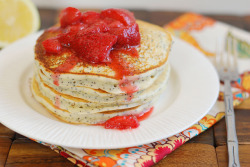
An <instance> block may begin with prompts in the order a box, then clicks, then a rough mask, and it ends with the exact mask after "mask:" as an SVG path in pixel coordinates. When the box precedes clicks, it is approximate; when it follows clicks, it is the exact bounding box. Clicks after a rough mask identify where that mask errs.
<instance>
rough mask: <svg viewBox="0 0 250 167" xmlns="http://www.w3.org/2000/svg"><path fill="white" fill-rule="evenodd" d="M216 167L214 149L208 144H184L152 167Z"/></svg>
mask: <svg viewBox="0 0 250 167" xmlns="http://www.w3.org/2000/svg"><path fill="white" fill-rule="evenodd" d="M181 166H183V167H198V166H200V167H201V166H202V167H208V166H211V167H216V166H218V165H217V159H216V152H215V148H214V147H213V146H211V145H209V144H201V143H186V144H184V145H182V146H180V147H179V148H178V149H177V150H175V151H174V152H173V153H171V154H170V155H168V156H167V157H166V158H164V159H163V160H161V161H160V162H159V163H158V164H156V165H154V167H181Z"/></svg>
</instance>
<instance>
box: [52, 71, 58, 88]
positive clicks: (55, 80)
mask: <svg viewBox="0 0 250 167" xmlns="http://www.w3.org/2000/svg"><path fill="white" fill-rule="evenodd" d="M59 76H60V74H58V73H54V74H52V75H51V78H52V80H53V83H54V85H56V86H59Z"/></svg>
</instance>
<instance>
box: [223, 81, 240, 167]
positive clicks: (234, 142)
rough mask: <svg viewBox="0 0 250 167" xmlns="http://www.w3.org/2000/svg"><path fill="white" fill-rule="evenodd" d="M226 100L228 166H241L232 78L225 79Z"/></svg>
mask: <svg viewBox="0 0 250 167" xmlns="http://www.w3.org/2000/svg"><path fill="white" fill-rule="evenodd" d="M224 84H225V87H224V88H225V91H224V102H225V107H226V111H225V114H226V116H225V117H226V126H227V149H228V159H229V162H228V166H229V167H240V162H239V151H238V139H237V134H236V128H235V116H234V106H233V94H232V90H231V84H230V80H224Z"/></svg>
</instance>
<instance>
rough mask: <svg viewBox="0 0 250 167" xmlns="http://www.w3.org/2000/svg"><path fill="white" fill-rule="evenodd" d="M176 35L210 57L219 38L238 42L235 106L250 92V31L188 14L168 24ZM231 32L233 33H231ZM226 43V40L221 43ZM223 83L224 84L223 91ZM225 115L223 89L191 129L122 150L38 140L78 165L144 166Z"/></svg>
mask: <svg viewBox="0 0 250 167" xmlns="http://www.w3.org/2000/svg"><path fill="white" fill-rule="evenodd" d="M164 28H166V29H167V30H168V31H170V32H171V33H172V34H173V35H174V36H176V37H179V38H181V39H182V40H184V41H186V42H188V43H189V44H191V45H193V46H194V47H196V48H197V49H198V50H200V51H201V52H203V53H204V54H205V55H206V56H208V57H210V58H211V59H212V58H213V57H214V56H215V50H216V45H218V40H219V39H222V40H221V41H225V39H226V38H227V37H231V38H234V39H235V40H236V41H237V43H236V44H237V47H236V48H237V53H236V54H238V57H239V62H238V63H239V71H240V73H241V75H240V77H239V79H238V80H237V81H236V82H234V83H232V86H233V97H234V106H236V105H238V104H240V103H241V102H242V101H243V100H244V99H246V98H248V97H249V94H250V34H249V33H248V32H245V31H243V30H240V29H237V28H234V27H231V26H229V25H226V24H224V23H221V22H218V21H215V20H213V19H210V18H207V17H204V16H201V15H198V14H194V13H186V14H184V15H182V16H180V17H179V18H177V19H176V20H174V21H172V22H170V23H169V24H167V25H165V26H164ZM229 31H230V33H228V32H229ZM222 44H223V43H222ZM222 90H223V83H221V91H222ZM223 117H224V102H223V93H222V92H220V95H219V97H218V100H217V102H216V104H215V105H214V106H213V108H212V109H211V111H210V112H209V113H208V114H207V115H206V116H205V117H203V118H202V119H201V120H200V121H199V122H197V123H196V124H194V125H193V126H191V127H190V128H188V129H186V130H184V131H182V132H181V133H179V134H176V135H174V136H172V137H169V138H166V139H162V140H160V141H156V142H154V143H149V144H144V145H140V146H135V147H129V148H122V149H105V150H96V149H84V148H83V149H73V148H66V147H61V146H57V145H51V144H47V143H43V142H41V141H36V142H39V143H41V144H44V145H46V146H48V147H50V148H51V149H52V150H54V151H56V152H57V153H59V154H60V155H62V156H63V157H65V158H67V159H68V160H70V161H71V162H72V163H74V164H76V165H77V166H116V167H118V166H143V167H148V166H151V165H153V164H155V163H157V162H159V161H160V160H161V159H163V158H164V157H166V156H167V155H168V154H170V153H171V152H173V151H174V150H175V149H177V148H178V147H179V146H181V145H182V144H184V143H185V142H187V141H188V140H190V139H191V138H193V137H195V136H197V135H199V134H200V133H202V132H203V131H205V130H207V129H208V128H210V127H211V126H212V125H214V124H215V123H216V122H218V121H219V120H221V119H222V118H223Z"/></svg>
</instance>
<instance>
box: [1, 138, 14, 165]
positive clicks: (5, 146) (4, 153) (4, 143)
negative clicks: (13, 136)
mask: <svg viewBox="0 0 250 167" xmlns="http://www.w3.org/2000/svg"><path fill="white" fill-rule="evenodd" d="M11 142H12V141H11V140H10V139H9V138H5V137H0V167H3V166H4V165H5V162H6V160H7V157H8V153H9V150H10V146H11Z"/></svg>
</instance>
